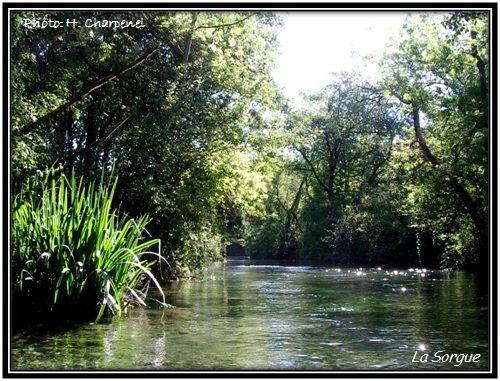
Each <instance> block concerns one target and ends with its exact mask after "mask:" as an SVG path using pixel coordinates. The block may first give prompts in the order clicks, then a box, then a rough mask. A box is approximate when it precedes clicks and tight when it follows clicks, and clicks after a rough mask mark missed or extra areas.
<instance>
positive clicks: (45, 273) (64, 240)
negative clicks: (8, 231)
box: [11, 169, 167, 322]
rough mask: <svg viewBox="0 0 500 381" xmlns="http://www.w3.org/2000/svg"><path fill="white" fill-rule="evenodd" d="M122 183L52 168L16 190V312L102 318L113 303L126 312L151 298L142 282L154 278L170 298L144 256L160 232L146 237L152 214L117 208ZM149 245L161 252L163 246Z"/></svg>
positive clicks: (112, 309) (113, 309) (62, 317)
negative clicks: (87, 179) (114, 204)
mask: <svg viewBox="0 0 500 381" xmlns="http://www.w3.org/2000/svg"><path fill="white" fill-rule="evenodd" d="M116 184H117V181H116V180H115V181H114V183H112V184H106V183H105V181H104V176H103V177H101V181H100V183H99V184H98V185H97V186H96V185H95V183H93V182H92V183H90V184H89V185H87V186H85V185H84V184H83V182H82V180H80V181H77V179H76V178H75V176H74V174H72V176H71V178H67V177H66V176H65V175H64V174H63V173H62V172H61V171H60V170H56V169H50V170H47V171H46V172H44V173H39V174H38V175H37V176H36V177H35V178H34V179H33V180H32V181H31V183H30V184H28V185H27V186H26V187H24V189H23V190H22V191H21V192H20V193H19V194H18V195H16V196H15V197H14V199H13V203H12V257H11V259H12V272H11V276H12V278H11V279H12V281H13V291H12V302H13V311H12V312H13V317H14V319H16V316H17V317H19V318H26V317H28V318H29V317H31V318H36V319H38V318H43V317H48V318H50V319H51V320H53V319H55V320H61V321H73V320H81V319H89V318H92V319H95V321H96V322H98V321H99V320H100V319H101V317H102V315H103V313H104V311H105V310H106V309H107V310H108V311H110V312H111V313H112V314H114V315H120V314H121V312H122V311H124V309H125V308H127V306H128V305H130V303H139V304H142V305H145V302H144V300H145V297H146V295H145V293H144V290H143V291H141V290H139V289H138V286H139V285H141V284H142V282H145V281H149V280H152V281H153V282H154V283H155V284H156V286H157V288H158V290H159V291H160V293H161V295H162V296H163V298H164V295H163V293H162V291H161V288H160V287H159V285H158V283H157V281H156V279H155V278H154V276H153V275H152V274H151V272H150V271H149V269H150V267H151V266H152V265H153V262H151V261H149V262H147V261H144V260H141V256H142V254H144V253H146V251H145V250H147V249H148V248H150V247H152V246H154V245H157V246H158V247H159V244H160V243H159V240H158V239H150V240H144V239H143V234H142V233H143V231H144V230H145V226H146V224H147V222H148V221H147V218H146V217H141V218H139V219H137V220H133V219H131V218H127V217H126V216H119V212H118V211H117V210H114V209H113V208H112V199H113V195H114V192H115V188H116ZM147 253H148V256H149V257H151V254H153V255H155V256H157V257H158V258H159V259H161V257H160V254H159V251H158V253H152V252H150V251H147ZM148 284H149V283H148ZM160 303H161V304H162V305H164V306H167V305H166V304H165V300H163V302H160ZM24 320H26V319H24Z"/></svg>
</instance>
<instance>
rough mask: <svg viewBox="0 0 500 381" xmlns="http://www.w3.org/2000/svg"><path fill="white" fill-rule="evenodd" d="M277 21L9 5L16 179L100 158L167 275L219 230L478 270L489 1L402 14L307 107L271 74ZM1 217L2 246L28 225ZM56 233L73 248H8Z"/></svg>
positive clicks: (483, 215) (311, 252)
mask: <svg viewBox="0 0 500 381" xmlns="http://www.w3.org/2000/svg"><path fill="white" fill-rule="evenodd" d="M25 19H38V20H42V19H46V20H49V19H50V20H59V21H60V22H61V23H66V20H68V19H69V20H78V21H79V22H83V21H84V20H85V19H93V20H94V19H95V20H101V19H127V20H131V19H135V20H140V21H141V25H144V27H143V28H128V29H124V30H116V29H113V28H71V27H68V28H58V29H55V28H44V29H41V28H30V27H27V26H26V25H25V21H24V20H25ZM280 23H281V18H280V16H279V15H277V14H273V13H269V12H248V11H242V12H206V11H203V12H201V11H200V12H198V11H196V12H139V11H137V12H136V11H126V12H121V13H120V12H108V13H104V12H46V13H43V12H14V13H12V19H11V25H12V36H11V47H12V50H11V61H12V73H11V83H12V106H11V115H12V119H11V138H12V149H11V154H12V157H11V162H12V169H11V173H12V179H13V188H12V189H13V193H14V194H15V193H19V192H21V194H24V195H26V194H29V192H32V180H31V179H32V178H33V176H34V175H35V173H36V171H37V170H39V169H44V168H48V167H50V166H52V165H53V164H54V163H57V164H59V165H61V166H62V167H63V169H64V171H65V173H66V175H67V176H69V175H70V174H71V173H73V172H74V173H75V174H76V176H77V177H79V178H83V183H82V185H81V186H82V187H85V186H87V185H86V184H88V187H89V188H85V189H92V184H93V183H94V182H95V181H96V180H98V179H99V178H100V176H101V175H102V173H108V174H109V173H110V172H111V170H112V168H114V171H115V174H116V175H118V179H119V180H118V181H117V183H116V185H115V188H113V189H114V198H113V207H118V206H120V210H121V211H122V212H124V213H126V214H127V215H128V216H130V218H134V219H136V220H139V219H140V218H142V217H141V216H144V215H148V216H149V217H150V219H151V222H150V223H149V225H148V227H147V229H148V232H149V233H150V234H151V236H152V237H155V239H159V240H160V241H161V254H162V256H164V257H165V259H166V261H165V262H161V265H160V263H158V265H157V266H155V267H154V269H153V270H154V271H155V273H156V274H157V275H158V276H159V277H161V278H162V279H163V280H167V279H171V278H174V277H181V276H196V274H198V273H200V272H202V270H203V268H204V266H205V265H206V263H207V262H210V261H214V260H215V261H217V260H221V259H222V258H223V254H224V250H225V247H226V245H227V244H228V243H229V242H230V241H231V240H237V241H238V242H240V243H242V244H244V245H245V246H246V248H247V252H248V253H249V254H250V255H251V256H253V257H260V258H288V259H300V258H303V259H309V260H317V261H322V262H325V261H328V262H334V263H337V264H339V265H345V266H353V265H388V266H433V267H438V266H446V267H449V266H458V267H461V268H463V267H470V268H475V269H482V270H484V268H485V266H486V265H487V259H488V231H489V220H488V217H489V216H488V213H489V208H488V206H489V205H488V194H489V191H490V188H489V176H490V173H489V155H490V154H491V153H490V137H489V113H490V111H489V56H488V54H489V51H488V47H489V20H488V14H487V13H486V12H454V13H449V14H446V13H439V14H436V15H426V14H418V15H416V16H414V17H408V19H407V22H406V23H405V25H404V27H403V28H402V30H401V33H400V35H399V36H398V37H397V38H395V39H394V40H392V42H391V46H389V47H388V48H387V50H386V51H385V52H383V56H382V57H381V58H380V76H379V79H377V80H368V79H366V78H364V77H363V76H362V75H361V74H360V73H354V72H348V73H337V74H335V75H334V76H333V77H332V81H331V83H330V84H325V87H324V89H323V90H322V91H319V92H318V93H316V94H309V95H308V96H307V106H305V107H303V108H302V109H291V108H290V106H289V105H288V104H287V103H286V101H285V100H284V99H283V96H282V95H281V94H280V92H279V91H278V89H277V88H276V86H275V85H274V82H273V80H272V69H273V53H274V50H275V49H276V35H277V31H278V28H279V25H280ZM71 189H74V187H73V188H71ZM82 189H84V188H82ZM94 191H95V190H93V191H92V192H94ZM23 197H24V196H23ZM16 208H17V207H16ZM14 209H15V208H14ZM15 210H16V211H15V213H19V211H18V210H17V209H15ZM141 221H142V220H141ZM12 223H13V230H16V229H18V228H19V227H20V226H17V225H16V224H20V222H19V220H18V219H13V220H12ZM87 223H88V224H89V226H88V227H87V228H86V229H90V226H91V221H90V220H89V221H88V222H87ZM24 228H26V226H24V227H23V229H24ZM67 229H70V230H71V229H75V227H74V226H73V225H68V227H67ZM16 231H17V232H18V233H19V236H17V237H16V238H15V242H17V243H16V244H15V245H14V251H15V250H17V249H16V245H18V244H19V242H21V241H22V240H23V237H24V235H26V238H27V237H28V236H29V234H31V233H30V232H29V231H23V230H16ZM16 234H17V233H16ZM66 234H67V235H68V236H70V235H73V236H76V235H77V234H76V233H75V231H73V232H67V233H66ZM36 245H38V243H37V244H36ZM36 245H35V246H36ZM64 245H66V244H64ZM55 246H57V247H58V249H57V250H59V251H61V252H67V253H66V254H69V253H73V255H75V254H74V253H75V251H74V250H75V248H73V247H71V246H70V245H69V244H68V245H67V248H66V246H63V245H62V244H57V245H54V244H52V243H51V244H48V246H47V245H45V246H44V245H42V246H36V248H34V249H33V250H32V249H29V250H28V249H27V251H30V253H29V254H23V255H31V256H33V255H35V256H36V255H38V256H39V257H38V258H33V261H34V262H36V263H39V264H44V263H45V262H44V258H45V256H43V253H45V252H47V253H48V251H47V250H49V249H50V250H52V249H53V248H54V247H55ZM45 247H47V248H49V249H46V248H45ZM66 254H65V255H66ZM16 255H17V252H16ZM27 258H28V257H23V259H22V260H21V261H20V262H19V263H15V260H14V262H13V266H14V267H16V266H17V267H18V268H19V269H22V268H23V266H24V264H25V262H26V259H27ZM67 258H68V257H67ZM77 262H78V261H76V262H75V263H77ZM82 263H83V262H82ZM63 267H64V266H63ZM66 267H68V268H70V267H69V266H66ZM66 267H64V268H66ZM73 267H74V266H73ZM73 270H74V271H76V273H74V274H75V275H74V277H76V276H77V273H78V271H79V270H78V266H77V267H74V268H73ZM51 271H53V272H54V273H53V274H52V278H53V279H59V275H58V274H59V273H60V271H61V269H52V270H51ZM68 274H69V273H68ZM68 276H69V275H68ZM23 279H24V280H25V279H26V278H20V279H16V282H19V281H21V283H23V284H25V281H24V280H23ZM64 279H66V278H64ZM68 279H69V278H68ZM75 279H76V278H75ZM62 282H63V280H61V282H60V283H62ZM21 283H20V284H21ZM99 290H100V291H99V292H102V289H99Z"/></svg>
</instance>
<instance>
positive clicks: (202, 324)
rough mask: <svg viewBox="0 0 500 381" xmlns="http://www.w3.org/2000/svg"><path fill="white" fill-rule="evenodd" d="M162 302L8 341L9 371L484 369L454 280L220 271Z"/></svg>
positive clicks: (309, 269) (459, 278)
mask: <svg viewBox="0 0 500 381" xmlns="http://www.w3.org/2000/svg"><path fill="white" fill-rule="evenodd" d="M165 292H166V295H167V302H168V303H170V304H172V305H174V306H175V308H173V309H169V310H160V309H158V308H157V307H156V306H155V305H151V308H149V309H135V310H133V311H132V312H131V313H130V314H129V315H128V316H126V317H123V318H120V319H112V320H109V321H108V322H105V323H102V324H97V325H91V324H83V325H79V326H77V327H75V328H74V329H71V330H64V331H61V332H55V333H54V332H53V333H50V334H43V335H41V334H38V335H18V336H15V337H13V338H12V345H11V366H12V370H67V369H71V370H108V369H114V370H125V369H127V370H190V371H193V370H329V371H331V370H434V371H435V370H446V371H462V370H487V369H488V368H489V348H488V338H489V334H488V316H489V314H488V308H487V307H488V306H487V301H486V300H485V299H484V298H481V297H479V296H478V295H477V293H476V288H475V283H474V280H473V277H472V276H471V275H469V274H467V273H464V272H458V271H457V272H453V273H451V275H449V274H448V273H447V272H441V271H423V270H420V269H405V270H392V269H391V270H388V269H380V268H375V269H336V268H331V267H324V266H323V267H317V266H294V265H286V264H283V263H281V264H280V263H269V262H268V263H265V262H260V263H258V262H254V261H249V260H246V261H235V260H230V261H228V263H226V264H221V265H218V266H215V267H214V268H213V269H211V270H210V272H209V276H208V279H207V280H205V281H202V282H193V281H191V282H176V283H173V284H170V285H168V286H167V287H166V288H165ZM439 351H440V352H439ZM436 352H437V355H436ZM451 354H464V355H465V354H480V356H479V357H478V358H476V360H478V361H477V362H465V361H462V364H461V365H459V364H458V362H457V358H456V356H455V357H454V358H453V360H452V362H449V361H447V362H443V361H442V360H444V359H445V358H446V356H445V355H447V356H450V355H451ZM426 355H427V356H426ZM470 357H471V356H469V357H467V358H465V360H468V359H469V360H470ZM462 358H463V356H462ZM421 360H427V361H421Z"/></svg>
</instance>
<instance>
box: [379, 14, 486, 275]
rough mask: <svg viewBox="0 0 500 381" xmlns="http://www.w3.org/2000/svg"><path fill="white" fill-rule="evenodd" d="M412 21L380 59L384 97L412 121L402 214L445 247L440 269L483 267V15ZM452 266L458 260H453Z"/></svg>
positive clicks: (463, 15) (449, 15)
mask: <svg viewBox="0 0 500 381" xmlns="http://www.w3.org/2000/svg"><path fill="white" fill-rule="evenodd" d="M440 16H441V17H437V16H432V15H422V16H421V17H418V18H411V19H409V20H408V22H407V23H406V24H405V26H404V33H403V35H402V37H401V39H400V40H399V41H396V42H395V43H394V47H393V50H392V51H391V52H389V53H387V55H386V56H385V57H384V68H385V76H384V79H383V82H384V85H383V86H385V88H386V89H387V95H388V96H390V97H392V98H393V99H394V100H395V101H396V102H397V103H399V105H400V106H401V109H402V112H404V113H405V114H406V115H408V116H409V117H410V118H411V119H412V140H413V141H414V142H415V144H412V145H411V147H412V148H413V152H415V150H417V149H418V152H419V157H416V156H415V155H412V156H413V157H412V159H411V161H409V162H408V163H407V164H406V168H407V170H408V173H409V174H410V178H409V181H408V183H407V189H408V190H409V195H408V200H407V201H408V202H407V207H408V209H409V210H410V212H411V213H412V219H413V223H414V225H415V226H418V227H419V229H420V231H421V232H424V233H426V232H429V233H430V234H431V235H432V236H433V238H434V240H436V241H438V242H441V243H442V246H444V247H446V250H445V251H444V256H443V264H444V265H452V264H453V265H455V264H458V263H460V264H462V263H463V264H464V265H466V264H467V263H468V264H471V263H479V262H480V261H484V262H486V254H485V251H486V248H487V228H488V202H487V200H488V176H489V174H488V148H489V147H488V114H489V112H488V76H489V74H488V51H487V46H488V19H487V14H486V13H482V12H472V13H469V12H466V13H463V12H456V13H453V14H446V15H440ZM453 258H455V259H453Z"/></svg>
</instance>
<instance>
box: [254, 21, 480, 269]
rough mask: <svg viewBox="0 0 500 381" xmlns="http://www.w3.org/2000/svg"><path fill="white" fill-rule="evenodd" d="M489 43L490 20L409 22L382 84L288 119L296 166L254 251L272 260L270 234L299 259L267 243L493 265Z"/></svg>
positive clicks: (342, 92)
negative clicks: (489, 239)
mask: <svg viewBox="0 0 500 381" xmlns="http://www.w3.org/2000/svg"><path fill="white" fill-rule="evenodd" d="M488 42H489V41H488V18H487V14H486V13H481V12H454V13H450V14H446V15H445V14H441V15H436V16H432V15H427V14H421V15H418V16H416V17H409V18H408V19H407V22H406V23H405V25H404V27H403V29H402V34H401V37H400V38H398V39H395V40H393V42H392V46H391V48H390V49H388V50H387V51H386V52H385V53H384V55H383V59H382V60H381V63H380V67H381V73H382V77H381V79H380V80H379V81H378V82H376V83H375V82H372V83H368V82H367V81H366V80H364V79H363V78H362V77H360V76H359V75H358V76H357V75H356V74H353V73H341V74H338V75H337V76H336V77H334V78H333V81H332V83H331V84H330V85H329V86H327V87H325V88H324V90H323V91H322V92H320V93H318V94H314V95H312V96H310V97H309V104H308V106H307V107H306V108H305V110H304V111H299V112H295V113H292V114H289V115H288V121H287V127H286V134H287V136H288V139H287V140H283V141H286V143H285V144H286V146H287V147H288V148H289V150H290V155H289V157H288V159H287V160H286V164H285V165H284V168H285V169H283V170H280V171H284V172H279V173H280V175H279V177H277V178H276V179H278V178H280V179H283V180H281V181H280V180H276V181H277V182H278V184H276V183H273V185H272V189H276V191H274V192H270V193H269V198H270V199H269V201H268V204H269V205H276V206H275V207H274V209H271V210H274V212H273V213H272V214H271V215H270V217H269V219H268V220H267V221H266V222H265V223H264V224H263V225H262V227H263V228H262V229H263V230H262V231H261V235H259V237H262V235H263V237H262V240H261V242H260V243H258V242H256V243H255V247H254V249H255V250H256V251H258V252H266V248H263V247H262V242H264V239H265V237H266V235H265V233H264V232H265V231H267V232H272V234H274V235H276V234H278V233H279V234H280V237H285V238H283V239H280V240H279V242H281V243H282V245H284V242H286V241H287V238H286V237H293V242H290V243H289V244H288V246H287V247H288V248H290V247H293V250H287V249H285V248H280V247H276V245H275V244H274V243H273V242H269V244H268V247H267V252H268V254H269V255H272V256H277V257H295V258H298V257H303V258H318V259H321V260H333V261H335V262H337V263H339V264H346V265H349V264H375V263H377V264H394V265H407V264H413V265H431V266H437V265H442V266H455V265H456V266H459V267H473V268H478V266H479V267H481V266H482V264H483V263H486V259H487V254H488V249H487V237H488V189H489V188H488V187H489V170H488V168H489V165H488V157H489V131H488V115H489V109H488V106H489V103H488V99H489V98H488V94H489V89H488V84H489V74H488V73H489V69H488V67H489V66H488ZM282 173H286V174H287V175H286V176H283V174H282ZM291 179H293V182H290V181H291ZM279 183H281V184H283V186H281V187H280V184H279ZM285 184H286V185H285ZM292 184H293V185H292ZM278 190H279V191H278ZM284 193H285V194H286V195H284ZM282 200H288V203H287V204H286V205H285V203H284V202H283V201H282ZM280 211H281V212H280ZM292 217H293V218H292ZM292 221H293V223H292ZM483 269H484V268H483Z"/></svg>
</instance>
